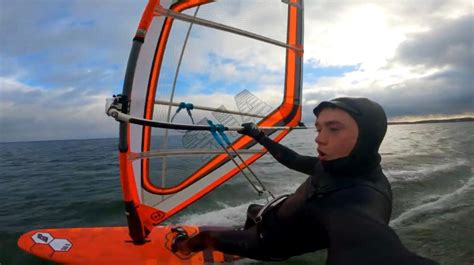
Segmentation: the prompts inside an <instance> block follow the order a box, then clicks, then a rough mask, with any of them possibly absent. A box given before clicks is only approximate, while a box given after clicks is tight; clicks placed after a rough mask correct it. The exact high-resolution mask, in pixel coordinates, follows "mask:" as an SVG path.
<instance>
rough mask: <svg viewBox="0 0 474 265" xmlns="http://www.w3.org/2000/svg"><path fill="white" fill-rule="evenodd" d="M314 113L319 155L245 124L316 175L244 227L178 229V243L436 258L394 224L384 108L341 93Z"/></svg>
mask: <svg viewBox="0 0 474 265" xmlns="http://www.w3.org/2000/svg"><path fill="white" fill-rule="evenodd" d="M313 112H314V115H315V116H316V117H317V119H316V124H315V125H316V129H317V132H318V133H317V136H316V143H317V146H318V148H317V152H318V154H319V156H318V157H313V156H303V155H299V154H297V153H296V152H294V151H292V150H290V149H289V148H287V147H285V146H283V145H281V144H279V143H276V142H274V141H273V140H271V139H270V138H268V137H266V136H265V134H264V133H263V132H262V131H261V130H259V129H258V128H257V127H256V126H255V124H253V123H247V124H243V125H242V126H243V129H242V130H241V131H239V132H240V133H241V134H244V135H248V136H251V137H252V138H254V139H255V140H256V141H257V142H259V143H260V144H261V145H263V146H264V147H265V148H267V149H268V151H269V152H270V154H271V155H272V156H273V157H275V159H277V160H278V161H279V162H280V163H282V164H283V165H285V166H287V167H288V168H290V169H293V170H296V171H299V172H302V173H305V174H307V175H309V177H308V178H307V179H306V181H305V182H303V183H302V184H301V185H300V187H299V188H298V189H297V190H296V191H295V193H293V194H291V195H289V196H288V197H287V198H286V199H285V200H282V202H281V203H278V204H276V205H272V206H271V207H269V208H268V209H267V210H265V211H260V210H261V209H262V206H258V205H251V206H250V207H249V211H248V219H247V222H246V225H245V227H244V228H243V229H228V230H223V231H222V230H216V231H204V232H201V233H199V234H197V235H196V236H193V237H191V238H188V237H187V236H186V235H185V234H183V233H179V234H178V236H177V237H176V238H175V242H174V249H175V250H177V251H180V252H182V253H183V254H184V253H188V254H189V253H190V252H196V251H201V250H204V249H206V248H209V249H215V250H219V251H222V252H225V253H228V254H233V255H239V256H243V257H248V258H252V259H258V260H284V259H287V258H289V257H292V256H296V255H301V254H304V253H308V252H312V251H316V250H320V249H326V248H327V249H328V255H327V261H326V264H365V265H367V264H436V263H435V262H433V261H431V260H428V259H425V258H422V257H420V256H417V255H416V254H414V253H412V252H410V251H409V250H407V249H406V248H405V247H404V246H403V245H402V243H401V241H400V239H399V238H398V236H397V235H396V234H395V232H394V231H393V230H392V229H391V228H390V227H389V226H388V222H389V220H390V215H391V211H392V192H391V187H390V184H389V182H388V181H387V178H386V177H385V175H384V174H383V172H382V169H381V166H380V161H381V157H380V155H379V152H378V151H379V147H380V145H381V143H382V140H383V138H384V136H385V133H386V130H387V118H386V115H385V112H384V110H383V109H382V107H381V106H380V105H379V104H377V103H375V102H373V101H371V100H369V99H367V98H337V99H333V100H331V101H324V102H322V103H320V104H319V105H318V106H317V107H316V108H315V109H314V110H313ZM257 212H263V214H262V215H261V216H258V217H256V213H257ZM260 218H261V219H260Z"/></svg>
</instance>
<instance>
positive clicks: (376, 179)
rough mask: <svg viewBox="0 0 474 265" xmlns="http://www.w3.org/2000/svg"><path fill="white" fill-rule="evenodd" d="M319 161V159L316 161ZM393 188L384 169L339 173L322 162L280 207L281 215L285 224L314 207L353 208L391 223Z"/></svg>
mask: <svg viewBox="0 0 474 265" xmlns="http://www.w3.org/2000/svg"><path fill="white" fill-rule="evenodd" d="M316 163H318V162H316ZM391 197H392V196H391V190H390V184H389V183H388V181H387V180H386V178H385V176H384V175H383V173H382V171H381V169H380V168H377V169H375V170H374V171H373V172H371V173H370V174H368V175H366V176H359V177H354V176H349V177H346V176H335V175H330V174H327V173H326V172H324V170H323V169H322V167H321V166H320V165H318V164H316V165H314V169H313V174H312V175H311V176H310V177H309V178H308V179H306V181H305V182H303V183H302V184H301V185H300V186H299V187H298V189H297V190H296V191H295V193H293V194H292V195H291V196H290V197H288V199H287V200H286V201H285V202H284V203H283V204H282V205H281V206H280V207H279V209H278V212H277V216H278V217H279V218H280V219H281V221H282V222H284V223H288V224H290V223H294V222H298V221H296V220H297V219H299V218H304V216H306V215H307V214H308V213H307V211H309V210H310V209H316V208H318V204H320V205H321V206H322V205H324V207H323V208H325V207H330V208H332V207H336V208H338V207H342V208H351V210H353V211H355V212H358V213H361V214H363V215H367V216H369V217H371V218H373V219H375V220H378V221H381V222H384V223H387V222H388V220H389V219H390V215H391V199H392V198H391Z"/></svg>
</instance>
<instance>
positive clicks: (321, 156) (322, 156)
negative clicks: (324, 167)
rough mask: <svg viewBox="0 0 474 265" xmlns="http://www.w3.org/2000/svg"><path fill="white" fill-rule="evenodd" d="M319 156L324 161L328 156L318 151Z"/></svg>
mask: <svg viewBox="0 0 474 265" xmlns="http://www.w3.org/2000/svg"><path fill="white" fill-rule="evenodd" d="M318 155H319V159H320V160H324V159H325V158H326V155H327V154H326V153H324V152H323V151H321V150H319V149H318Z"/></svg>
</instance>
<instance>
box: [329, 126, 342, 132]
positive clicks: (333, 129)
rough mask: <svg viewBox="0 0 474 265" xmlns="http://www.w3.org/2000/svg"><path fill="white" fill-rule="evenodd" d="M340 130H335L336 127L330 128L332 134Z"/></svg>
mask: <svg viewBox="0 0 474 265" xmlns="http://www.w3.org/2000/svg"><path fill="white" fill-rule="evenodd" d="M340 130H341V128H335V127H333V128H329V131H331V132H338V131H340Z"/></svg>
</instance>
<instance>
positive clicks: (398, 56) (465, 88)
mask: <svg viewBox="0 0 474 265" xmlns="http://www.w3.org/2000/svg"><path fill="white" fill-rule="evenodd" d="M455 2H456V3H457V5H455V4H452V3H451V4H446V3H445V1H442V2H441V1H432V2H430V3H431V5H428V6H426V7H425V6H421V5H415V6H412V4H406V5H400V6H397V8H396V9H395V11H392V13H391V15H388V16H386V18H390V20H392V21H397V20H399V17H402V16H403V17H404V16H407V15H410V16H407V17H406V19H407V21H405V22H404V23H406V25H404V24H401V25H399V26H398V27H399V28H402V29H404V33H403V36H402V38H401V39H402V40H403V41H400V42H399V43H398V44H397V45H396V46H394V47H392V48H393V51H392V52H391V54H392V55H391V56H387V57H386V58H385V59H384V60H383V61H379V64H378V65H377V64H375V66H376V67H364V65H365V66H366V65H367V64H366V63H365V62H366V61H362V62H360V63H361V66H360V67H359V68H358V69H356V70H355V71H353V72H348V73H344V74H343V75H341V76H336V77H326V78H325V77H323V78H320V79H319V80H318V81H317V82H316V83H305V89H304V91H305V94H304V95H305V96H304V99H305V103H306V104H310V105H312V107H314V105H315V104H317V103H318V102H320V101H321V100H324V99H330V98H333V97H338V96H366V97H370V98H372V99H374V100H376V101H378V102H380V103H381V104H382V105H383V106H384V108H385V110H386V112H387V114H388V115H389V117H392V118H393V117H399V116H405V115H429V114H455V113H463V112H470V113H472V112H473V110H474V103H473V97H474V93H473V92H472V91H473V87H472V84H474V77H473V76H472V71H473V70H474V65H473V62H474V51H473V47H474V40H473V37H472V36H473V25H474V20H473V19H474V16H473V15H472V13H468V14H465V12H461V10H463V8H462V6H464V7H466V6H467V5H466V2H464V1H455ZM389 6H390V5H389ZM410 6H412V7H416V8H417V9H418V16H416V18H413V17H411V15H413V14H412V13H411V12H412V11H410V8H409V7H410ZM440 10H445V11H446V13H445V16H444V17H443V16H442V14H443V12H440ZM385 11H387V10H385ZM420 11H422V12H420ZM429 12H431V13H429ZM395 15H396V16H395ZM420 17H421V18H424V19H425V20H424V21H423V20H422V19H419V18H420ZM387 23H388V25H391V24H393V22H390V21H388V22H387ZM423 23H424V24H423ZM363 58H364V60H368V61H369V62H370V61H371V57H370V56H369V57H363ZM334 62H335V63H334V64H337V60H336V61H334ZM346 63H349V61H348V62H346ZM312 107H309V106H307V107H305V108H304V109H305V113H304V114H305V116H304V117H305V118H306V119H308V120H311V119H313V117H312V114H311V108H312Z"/></svg>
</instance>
